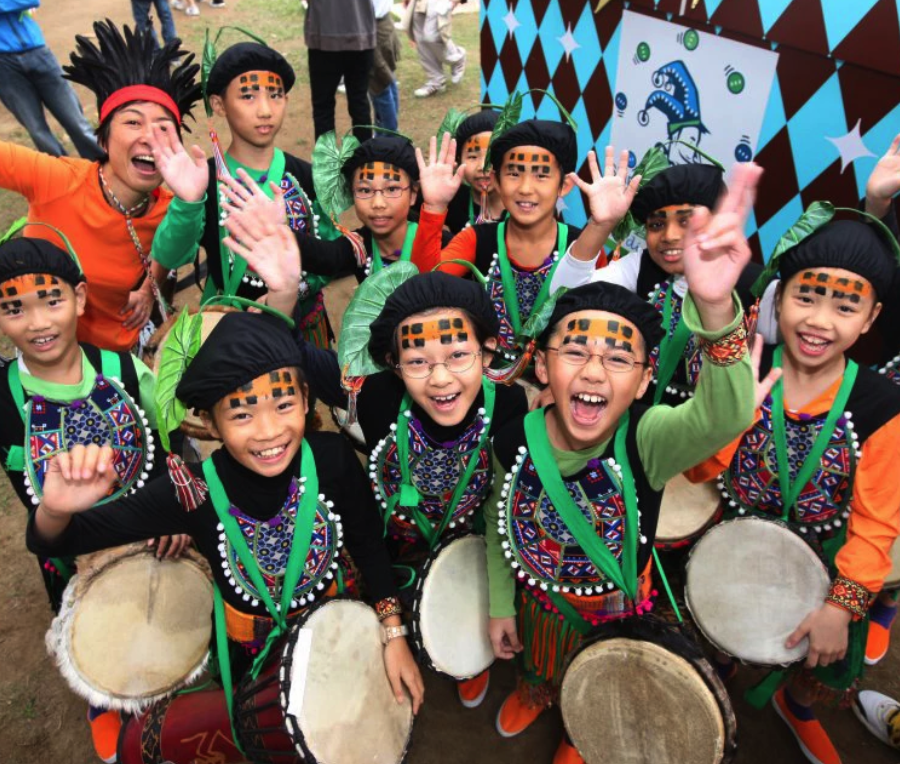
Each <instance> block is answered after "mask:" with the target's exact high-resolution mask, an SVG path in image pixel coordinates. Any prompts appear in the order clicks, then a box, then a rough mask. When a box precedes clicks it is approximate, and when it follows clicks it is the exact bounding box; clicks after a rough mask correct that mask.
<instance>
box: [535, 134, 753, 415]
mask: <svg viewBox="0 0 900 764" xmlns="http://www.w3.org/2000/svg"><path fill="white" fill-rule="evenodd" d="M654 154H655V155H656V156H657V157H659V159H654ZM588 164H589V166H590V167H591V171H592V176H593V177H592V182H591V184H585V183H583V182H580V183H579V186H581V187H582V189H583V190H584V191H585V194H586V195H587V197H588V200H589V202H590V204H591V214H592V217H593V218H594V219H598V220H603V217H601V216H603V215H604V214H609V209H608V208H609V205H610V197H612V200H613V201H615V200H616V197H618V199H619V200H624V199H625V198H626V196H627V181H626V174H627V172H628V166H627V152H623V154H622V157H621V159H620V164H619V167H618V172H616V171H615V167H614V151H613V149H612V147H608V148H607V150H606V157H605V171H604V175H603V177H602V178H601V177H600V174H599V172H598V167H597V162H596V159H595V157H594V156H593V152H591V156H589V161H588ZM666 164H667V162H666V160H665V157H664V155H663V154H662V153H661V152H660V151H659V150H658V149H654V150H651V152H649V154H648V156H647V157H645V158H644V160H643V161H642V162H641V164H640V165H639V166H638V167H637V168H635V170H634V173H635V176H636V177H637V178H638V179H639V187H638V191H637V193H636V194H635V195H634V200H633V201H632V202H631V206H630V209H628V210H627V212H628V215H624V214H623V216H624V217H625V218H626V219H625V221H623V223H624V229H625V230H622V231H621V233H620V236H619V238H621V239H624V238H626V236H627V232H630V230H631V229H633V228H635V227H640V226H643V227H644V230H645V232H646V233H645V238H646V241H647V247H646V249H644V250H643V251H642V252H633V253H630V254H627V255H625V256H624V257H621V258H619V259H618V260H614V261H613V262H610V263H609V264H608V265H606V267H603V268H600V269H599V270H598V269H597V268H596V261H597V257H596V253H589V256H588V257H586V258H581V257H579V256H578V255H577V254H576V250H575V248H574V247H573V248H572V250H570V251H569V252H567V253H566V255H565V256H564V257H563V258H562V259H561V260H560V264H559V267H558V268H557V269H556V272H555V273H554V275H553V282H552V284H551V286H550V288H551V289H553V290H556V289H558V288H560V287H563V286H565V287H574V286H578V285H580V284H586V283H588V282H589V281H603V282H606V283H610V284H618V285H619V286H623V287H625V288H626V289H628V290H629V291H630V292H633V293H634V294H638V295H640V296H641V297H644V296H646V297H647V299H649V300H650V303H651V304H652V305H653V306H654V307H655V308H656V309H657V310H658V311H659V313H660V314H661V315H662V317H663V327H664V329H665V331H666V335H665V337H664V338H663V340H662V343H661V344H660V347H659V349H658V350H655V351H654V352H653V354H652V355H651V357H650V362H651V364H652V365H653V382H654V391H653V402H654V403H659V402H661V401H664V402H666V403H670V404H672V405H675V404H676V403H678V402H679V400H684V399H685V398H687V397H689V396H690V395H693V390H694V387H695V386H696V384H697V377H698V375H699V373H700V365H701V361H702V354H701V353H700V346H699V341H698V339H697V338H696V337H693V336H691V334H690V332H688V331H687V329H686V326H685V324H684V321H683V320H682V318H681V309H682V305H683V302H684V296H685V294H686V292H687V282H686V280H685V278H684V262H683V258H682V252H683V247H684V241H685V238H686V237H687V233H688V225H689V221H690V218H691V215H692V214H693V213H694V211H695V210H696V209H698V208H704V209H706V210H710V209H712V208H714V207H715V205H716V202H717V200H718V199H719V197H721V196H722V194H723V193H724V192H725V182H724V179H723V177H722V175H723V170H722V168H721V167H719V166H716V165H707V164H687V165H675V166H672V167H667V166H665V165H666ZM662 167H665V169H661V168H662ZM579 180H580V179H579ZM633 182H634V181H633V180H632V183H633ZM618 211H621V205H619V207H618ZM605 223H606V226H607V227H609V226H613V225H617V224H619V220H616V219H614V218H613V219H608V220H606V221H605ZM617 233H619V232H618V231H617ZM582 252H583V251H582ZM600 261H601V263H602V262H605V256H604V255H603V254H601V256H600ZM760 270H761V266H759V265H756V264H754V263H750V264H748V265H747V268H746V269H745V270H744V273H742V274H741V278H740V279H739V280H738V283H737V291H738V295H739V296H740V298H741V303H742V304H743V306H744V309H745V310H749V309H750V307H751V306H752V305H753V304H754V302H755V301H756V298H755V297H754V296H753V295H752V294H751V293H750V287H751V285H752V284H753V282H754V281H755V279H756V277H757V276H758V275H759V273H760Z"/></svg>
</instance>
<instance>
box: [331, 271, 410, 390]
mask: <svg viewBox="0 0 900 764" xmlns="http://www.w3.org/2000/svg"><path fill="white" fill-rule="evenodd" d="M418 273H419V269H418V268H416V266H415V265H413V264H412V263H410V262H406V261H400V262H396V263H393V264H392V265H390V266H388V267H387V268H382V269H381V270H380V271H378V273H375V274H374V275H372V276H369V277H368V278H367V279H366V280H365V281H364V282H363V283H362V284H360V285H359V287H358V288H357V290H356V293H355V294H354V295H353V298H352V299H351V300H350V303H349V305H347V310H346V312H345V313H344V320H343V323H342V324H341V339H340V342H339V343H338V364H339V365H340V367H341V370H342V371H343V372H344V374H345V376H347V377H367V376H369V375H370V374H376V373H377V372H379V371H383V370H384V368H385V366H384V362H383V361H382V362H376V361H375V359H373V358H372V356H371V355H370V354H369V337H370V336H371V326H372V322H373V321H374V320H375V319H376V318H378V316H379V315H381V311H382V309H383V308H384V303H385V301H386V300H387V298H388V297H389V296H390V295H391V294H392V293H393V292H394V291H395V290H396V289H397V288H398V287H399V286H400V285H401V284H403V283H404V282H405V281H409V279H411V278H412V277H413V276H415V275H417V274H418Z"/></svg>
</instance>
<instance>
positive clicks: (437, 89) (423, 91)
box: [413, 82, 447, 98]
mask: <svg viewBox="0 0 900 764" xmlns="http://www.w3.org/2000/svg"><path fill="white" fill-rule="evenodd" d="M446 89H447V86H446V85H445V84H444V83H443V82H441V83H437V82H428V83H426V84H424V85H422V87H420V88H418V89H416V90H414V91H413V95H414V96H415V97H416V98H430V97H431V96H433V95H437V94H438V93H443V92H444V91H445V90H446Z"/></svg>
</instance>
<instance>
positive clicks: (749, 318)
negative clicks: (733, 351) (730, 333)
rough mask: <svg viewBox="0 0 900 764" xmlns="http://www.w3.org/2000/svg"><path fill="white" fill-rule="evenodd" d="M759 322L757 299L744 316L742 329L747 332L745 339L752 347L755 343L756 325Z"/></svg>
mask: <svg viewBox="0 0 900 764" xmlns="http://www.w3.org/2000/svg"><path fill="white" fill-rule="evenodd" d="M758 322H759V299H757V300H756V302H755V303H753V305H751V306H750V308H749V309H748V310H747V315H746V316H744V328H746V330H747V339H748V340H750V344H751V345H752V344H753V343H754V342H755V341H756V324H757V323H758Z"/></svg>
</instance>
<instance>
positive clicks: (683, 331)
mask: <svg viewBox="0 0 900 764" xmlns="http://www.w3.org/2000/svg"><path fill="white" fill-rule="evenodd" d="M674 309H675V282H674V280H673V281H672V282H670V283H669V287H668V289H666V300H665V305H664V307H663V320H662V322H663V329H665V332H666V336H665V337H663V341H662V343H661V344H660V346H659V361H658V363H657V369H656V390H655V391H654V392H653V404H654V405H656V404H657V403H659V402H660V401H661V400H662V397H663V395H664V394H665V392H666V387H667V386H668V384H669V382H670V381H671V380H672V377H673V376H674V375H675V369H677V368H678V364H679V362H681V360H682V359H683V358H684V349H685V348H686V347H687V344H688V341H689V340H690V339H691V330H690V329H688V327H687V324H686V323H685V322H684V313H681V314H680V315H679V316H678V323H677V324H676V325H675V331H674V332H671V334H670V327H671V326H672V312H673V311H674Z"/></svg>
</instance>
